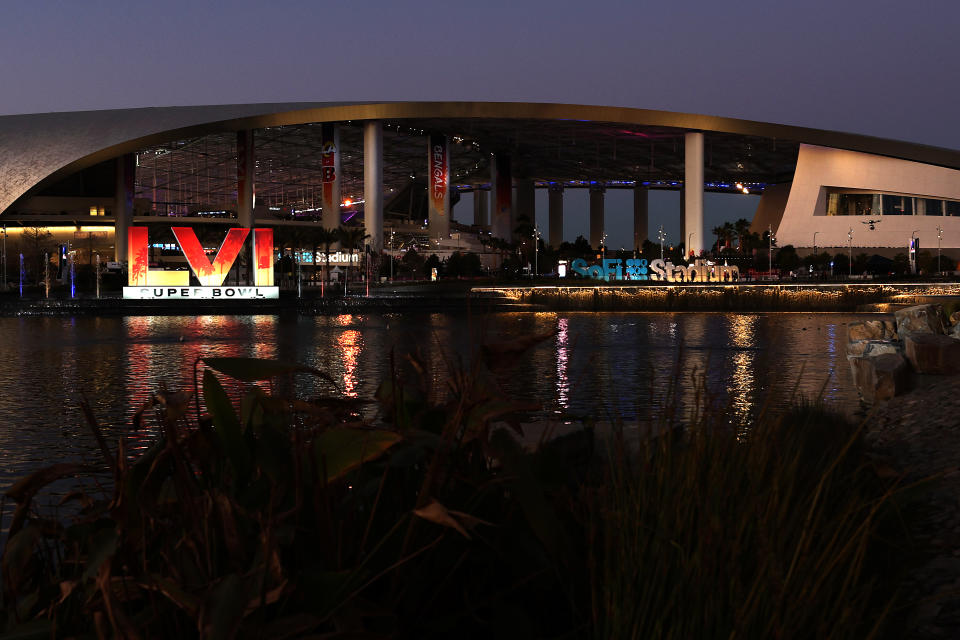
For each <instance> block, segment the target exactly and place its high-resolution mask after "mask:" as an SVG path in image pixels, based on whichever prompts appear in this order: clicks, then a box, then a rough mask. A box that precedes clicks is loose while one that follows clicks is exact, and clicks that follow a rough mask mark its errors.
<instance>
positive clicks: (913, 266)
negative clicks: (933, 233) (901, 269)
mask: <svg viewBox="0 0 960 640" xmlns="http://www.w3.org/2000/svg"><path fill="white" fill-rule="evenodd" d="M918 233H920V229H914V230H913V231H912V232H910V271H911V272H912V273H914V274H916V273H917V249H916V246H915V245H914V244H913V241H914V240H916V239H917V238H916V235H917V234H918Z"/></svg>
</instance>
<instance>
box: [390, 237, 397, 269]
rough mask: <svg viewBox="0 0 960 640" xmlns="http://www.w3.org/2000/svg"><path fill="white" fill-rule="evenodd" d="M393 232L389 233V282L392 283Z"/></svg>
mask: <svg viewBox="0 0 960 640" xmlns="http://www.w3.org/2000/svg"><path fill="white" fill-rule="evenodd" d="M395 233H396V231H395V230H393V231H390V282H393V235H394V234H395Z"/></svg>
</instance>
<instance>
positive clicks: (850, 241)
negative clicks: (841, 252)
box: [847, 227, 853, 278]
mask: <svg viewBox="0 0 960 640" xmlns="http://www.w3.org/2000/svg"><path fill="white" fill-rule="evenodd" d="M847 252H848V255H847V272H848V275H849V277H851V278H852V277H853V227H850V231H847Z"/></svg>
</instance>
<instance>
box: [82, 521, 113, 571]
mask: <svg viewBox="0 0 960 640" xmlns="http://www.w3.org/2000/svg"><path fill="white" fill-rule="evenodd" d="M116 550H117V530H116V529H112V528H111V529H101V530H100V531H98V532H97V533H95V534H94V536H93V540H92V541H91V542H90V551H89V553H88V554H87V567H86V569H85V570H84V572H83V579H84V580H87V579H89V578H93V577H95V576H96V575H97V573H98V572H99V571H100V565H102V564H103V563H104V561H105V560H107V559H109V558H112V557H113V554H114V553H115V552H116Z"/></svg>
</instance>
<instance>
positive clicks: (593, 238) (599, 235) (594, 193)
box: [590, 185, 604, 249]
mask: <svg viewBox="0 0 960 640" xmlns="http://www.w3.org/2000/svg"><path fill="white" fill-rule="evenodd" d="M603 192H604V188H603V187H602V186H599V185H595V186H592V187H590V246H591V247H593V248H594V249H599V248H600V244H601V243H602V242H603Z"/></svg>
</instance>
